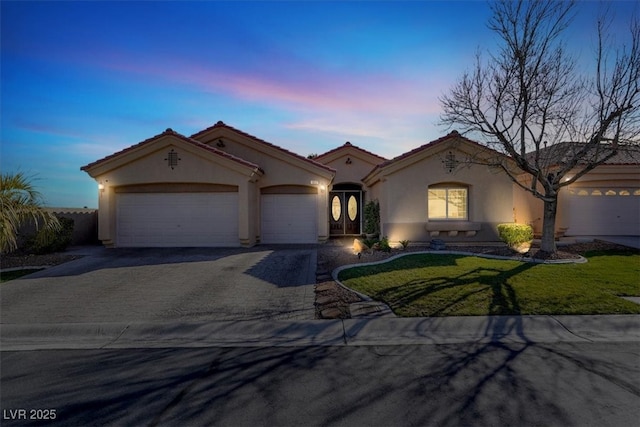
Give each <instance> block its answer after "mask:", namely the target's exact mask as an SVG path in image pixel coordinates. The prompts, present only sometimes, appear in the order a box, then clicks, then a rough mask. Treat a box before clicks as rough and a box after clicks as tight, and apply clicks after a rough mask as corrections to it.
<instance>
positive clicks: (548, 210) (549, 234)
mask: <svg viewBox="0 0 640 427" xmlns="http://www.w3.org/2000/svg"><path fill="white" fill-rule="evenodd" d="M557 209H558V198H557V197H554V198H553V201H551V202H548V201H545V202H544V216H543V219H542V241H541V242H540V249H541V250H543V251H545V252H549V253H555V252H556V250H557V249H556V210H557Z"/></svg>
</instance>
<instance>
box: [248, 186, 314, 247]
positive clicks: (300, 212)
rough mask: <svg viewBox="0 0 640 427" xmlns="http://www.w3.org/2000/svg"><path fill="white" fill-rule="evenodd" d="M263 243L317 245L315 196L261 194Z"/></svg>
mask: <svg viewBox="0 0 640 427" xmlns="http://www.w3.org/2000/svg"><path fill="white" fill-rule="evenodd" d="M261 198H262V203H261V209H262V235H261V239H260V240H261V242H262V243H317V242H318V220H317V215H318V214H317V211H318V209H317V205H316V200H317V196H316V195H315V194H263V195H262V196H261Z"/></svg>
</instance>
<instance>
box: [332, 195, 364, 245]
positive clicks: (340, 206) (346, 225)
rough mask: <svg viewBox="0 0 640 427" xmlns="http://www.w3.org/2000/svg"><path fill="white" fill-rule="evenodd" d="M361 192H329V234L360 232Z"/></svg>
mask: <svg viewBox="0 0 640 427" xmlns="http://www.w3.org/2000/svg"><path fill="white" fill-rule="evenodd" d="M361 210H362V192H360V191H332V192H331V193H329V226H330V232H331V235H332V236H333V235H345V234H356V235H357V234H360V233H361V230H360V222H361V220H360V219H361V217H362V214H361Z"/></svg>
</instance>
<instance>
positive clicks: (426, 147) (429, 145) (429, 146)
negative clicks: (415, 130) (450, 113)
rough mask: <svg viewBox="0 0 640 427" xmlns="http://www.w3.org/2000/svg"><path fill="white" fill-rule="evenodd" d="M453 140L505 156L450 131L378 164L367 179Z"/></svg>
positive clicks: (456, 132) (455, 131)
mask: <svg viewBox="0 0 640 427" xmlns="http://www.w3.org/2000/svg"><path fill="white" fill-rule="evenodd" d="M454 138H458V139H462V140H464V141H465V142H468V143H469V144H473V145H475V146H477V147H478V148H482V149H483V150H489V151H494V152H495V153H496V154H499V155H500V156H505V155H504V154H502V153H500V152H499V151H495V150H493V149H492V148H489V147H486V146H484V145H482V144H480V143H478V142H476V141H473V140H471V139H469V138H466V137H464V136H462V135H460V133H459V132H458V131H457V130H452V131H451V132H449V133H448V134H447V135H445V136H442V137H440V138H438V139H435V140H433V141H430V142H427V143H426V144H423V145H421V146H420V147H417V148H414V149H413V150H411V151H407V152H406V153H404V154H401V155H399V156H397V157H394V158H393V159H391V160H387V161H385V162H382V163H380V164H379V165H377V166H376V167H374V168H373V169H372V170H371V172H369V173H368V174H367V177H368V176H370V175H371V174H373V173H374V172H375V171H376V170H378V169H381V168H384V167H386V166H389V165H390V164H393V163H396V162H398V161H400V160H403V159H406V158H408V157H411V156H413V155H415V154H418V153H420V152H422V151H424V150H430V149H432V148H433V147H435V146H437V145H440V144H442V143H444V142H446V141H449V140H451V139H454ZM505 157H508V156H505ZM365 178H366V177H365Z"/></svg>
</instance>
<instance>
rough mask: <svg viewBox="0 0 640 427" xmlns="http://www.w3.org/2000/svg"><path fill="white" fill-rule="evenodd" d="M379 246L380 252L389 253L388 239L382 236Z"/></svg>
mask: <svg viewBox="0 0 640 427" xmlns="http://www.w3.org/2000/svg"><path fill="white" fill-rule="evenodd" d="M379 245H380V250H381V251H383V252H391V246H390V245H389V238H388V237H387V236H384V237H383V238H382V239H380V242H379Z"/></svg>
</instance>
